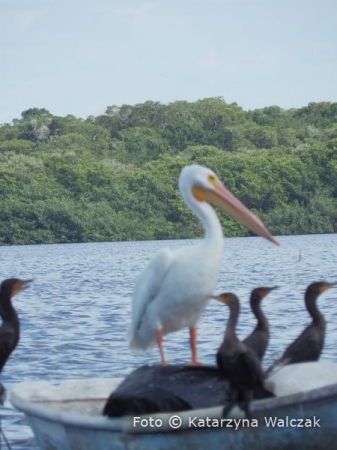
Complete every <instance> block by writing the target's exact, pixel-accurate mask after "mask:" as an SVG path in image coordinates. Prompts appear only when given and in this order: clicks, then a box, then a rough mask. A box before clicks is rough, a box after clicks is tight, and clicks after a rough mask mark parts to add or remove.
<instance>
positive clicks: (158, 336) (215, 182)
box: [129, 164, 278, 365]
mask: <svg viewBox="0 0 337 450" xmlns="http://www.w3.org/2000/svg"><path fill="white" fill-rule="evenodd" d="M179 189H180V193H181V195H182V196H183V198H184V200H185V203H186V204H187V206H188V207H189V208H190V209H191V210H192V211H194V212H195V214H196V215H197V216H198V218H199V219H200V221H201V222H202V224H203V225H204V229H205V237H204V239H203V240H201V241H200V242H199V243H198V244H196V245H194V246H192V245H191V246H188V247H182V248H180V249H178V250H176V251H172V250H170V249H167V248H166V249H164V250H162V251H160V252H159V253H158V254H157V255H156V256H155V257H154V259H153V260H152V261H151V262H150V263H149V265H148V266H147V267H146V268H145V269H144V270H143V271H142V273H141V274H140V276H139V279H138V281H137V283H136V286H135V289H134V294H133V305H132V323H131V326H130V330H129V335H130V342H129V345H130V348H131V349H142V350H146V349H148V348H151V347H153V346H154V345H155V344H156V343H157V345H158V347H159V351H160V355H161V362H162V364H163V365H165V364H166V359H165V355H164V349H163V335H165V334H167V333H172V332H174V331H177V330H180V329H181V328H183V327H189V330H190V345H191V351H192V364H197V363H198V360H197V349H196V325H197V322H198V320H199V318H200V315H201V313H202V312H203V310H204V308H205V307H206V305H207V303H208V301H209V298H210V297H211V296H212V294H213V291H214V289H215V287H216V283H217V281H218V275H219V271H220V264H221V260H222V255H223V233H222V228H221V225H220V222H219V219H218V217H217V215H216V213H215V211H214V209H213V208H212V207H211V205H210V204H209V203H208V202H210V203H212V204H213V205H216V206H219V207H220V208H222V209H223V210H224V211H227V212H228V213H229V214H230V215H231V216H232V217H234V218H235V219H236V220H238V221H239V222H240V223H242V224H243V225H245V226H246V227H248V228H250V229H251V230H252V231H253V232H254V233H255V234H257V235H260V236H263V237H264V238H266V239H268V240H270V241H271V242H273V243H275V244H278V242H277V241H276V239H275V238H274V237H273V236H272V235H271V234H270V233H269V231H268V230H267V229H266V228H265V226H264V225H263V224H262V222H261V221H260V220H259V219H258V218H257V217H256V216H255V215H254V214H252V213H251V212H250V211H249V210H248V209H247V208H246V207H245V206H244V205H243V204H242V203H241V202H240V201H239V200H238V199H237V198H235V197H234V195H233V194H232V193H231V192H230V191H229V190H228V189H227V188H225V186H224V185H223V184H222V183H221V182H220V180H219V178H218V177H217V176H216V175H215V173H214V172H213V171H212V170H210V169H207V168H206V167H202V166H199V165H196V164H194V165H191V166H186V167H184V168H183V169H182V171H181V174H180V178H179Z"/></svg>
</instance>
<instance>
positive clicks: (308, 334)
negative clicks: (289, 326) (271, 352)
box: [267, 281, 337, 375]
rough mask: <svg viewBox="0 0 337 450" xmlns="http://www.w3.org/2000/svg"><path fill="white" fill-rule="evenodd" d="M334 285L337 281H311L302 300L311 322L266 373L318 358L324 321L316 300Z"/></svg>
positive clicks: (322, 338)
mask: <svg viewBox="0 0 337 450" xmlns="http://www.w3.org/2000/svg"><path fill="white" fill-rule="evenodd" d="M335 285H337V283H326V282H325V281H319V282H315V283H311V284H310V285H309V286H308V287H307V289H306V292H305V296H304V302H305V306H306V308H307V310H308V313H309V314H310V316H311V317H312V322H311V324H310V325H308V326H307V327H306V328H305V329H304V330H303V331H302V333H301V334H300V335H299V336H298V337H297V338H296V339H295V340H294V342H292V343H291V344H290V345H289V347H288V348H287V349H286V350H285V352H284V353H283V355H282V356H281V358H280V359H278V360H277V361H276V362H275V363H274V364H273V365H272V366H271V367H270V368H269V369H268V371H267V374H268V375H269V374H270V373H271V372H275V370H277V369H278V368H280V367H282V366H285V365H286V364H295V363H301V362H309V361H317V360H318V359H319V357H320V355H321V352H322V349H323V346H324V338H325V328H326V322H325V319H324V316H323V314H322V313H321V312H320V311H319V310H318V308H317V303H316V301H317V298H318V296H319V295H320V294H322V293H323V292H325V291H327V290H328V289H330V288H331V287H332V286H335Z"/></svg>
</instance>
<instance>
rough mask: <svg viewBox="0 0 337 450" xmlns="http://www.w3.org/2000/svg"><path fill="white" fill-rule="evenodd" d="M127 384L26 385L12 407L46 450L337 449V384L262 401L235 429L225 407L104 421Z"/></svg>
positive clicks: (236, 412)
mask: <svg viewBox="0 0 337 450" xmlns="http://www.w3.org/2000/svg"><path fill="white" fill-rule="evenodd" d="M120 381H121V380H108V379H107V380H95V379H92V380H69V381H67V383H66V386H65V385H64V383H62V384H61V385H60V386H58V387H53V386H52V387H51V386H50V385H48V383H45V382H43V383H42V382H31V383H29V390H30V392H29V394H27V386H28V383H26V384H24V383H23V384H21V385H19V386H18V387H17V388H15V389H14V390H13V391H12V395H11V401H12V403H13V405H14V406H15V407H16V408H18V409H19V410H21V411H23V412H24V413H25V415H26V417H27V420H28V422H29V424H30V426H31V428H32V429H33V432H34V434H35V436H36V440H37V442H38V444H39V445H40V447H41V448H42V449H46V450H47V449H48V450H51V449H53V450H79V449H80V450H98V449H105V450H116V449H117V450H131V449H137V450H145V449H146V450H148V449H149V448H151V449H160V450H173V449H174V450H176V449H177V448H179V449H186V450H187V449H192V448H193V449H200V450H201V449H205V448H217V447H220V448H226V449H233V450H234V449H235V450H247V449H250V450H255V449H256V450H257V449H259V450H261V449H281V448H283V449H288V448H289V449H290V448H297V449H321V448H324V449H334V448H336V441H337V427H336V423H337V384H333V385H329V386H324V387H320V388H318V389H314V390H311V391H308V392H300V393H296V394H292V395H286V396H282V397H278V398H269V399H265V400H259V401H254V402H252V403H251V413H250V418H249V419H246V418H244V417H243V413H242V411H241V410H239V409H236V410H234V411H233V413H232V419H231V420H232V421H231V422H229V421H226V422H224V421H222V422H221V419H222V407H221V406H218V407H214V408H208V409H203V410H192V411H186V412H180V413H169V414H165V413H162V414H152V415H151V416H139V419H138V418H137V419H136V421H135V418H134V417H122V418H108V417H104V416H102V415H101V411H102V409H103V406H104V401H105V399H106V398H107V397H108V395H109V394H110V392H111V391H112V390H113V389H114V388H115V387H116V386H117V385H118V383H119V382H120ZM42 384H43V386H44V389H43V388H41V385H42ZM97 386H99V388H98V390H99V391H100V392H97ZM75 387H76V389H77V390H78V391H79V392H81V395H80V398H79V397H78V395H76V394H74V398H73V399H71V398H70V397H69V392H75V391H76V389H75ZM53 389H54V392H51V391H53ZM95 389H96V390H95ZM58 391H59V392H58ZM32 392H35V394H33V395H32ZM46 392H48V395H47V396H46ZM60 392H61V393H62V394H63V397H62V395H61V396H60V395H59V393H60ZM50 393H51V394H50ZM26 394H27V395H26ZM89 394H90V395H89ZM48 396H49V398H46V397H48ZM75 397H76V398H75ZM173 416H177V417H178V418H179V419H176V422H174V426H176V427H177V428H176V429H173V428H172V426H170V420H172V419H171V418H172V417H173ZM194 418H195V419H194ZM271 418H272V420H271ZM234 419H235V420H234ZM177 420H178V422H179V423H178V422H177ZM151 421H152V425H151ZM180 422H181V423H180ZM268 423H269V426H268ZM177 425H179V426H177Z"/></svg>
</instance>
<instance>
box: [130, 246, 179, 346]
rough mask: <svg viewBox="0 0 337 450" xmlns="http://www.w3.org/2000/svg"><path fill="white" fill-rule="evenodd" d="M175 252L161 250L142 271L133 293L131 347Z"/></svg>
mask: <svg viewBox="0 0 337 450" xmlns="http://www.w3.org/2000/svg"><path fill="white" fill-rule="evenodd" d="M173 259H174V258H173V252H172V251H171V250H169V249H167V248H165V249H163V250H161V251H160V252H159V253H157V255H156V256H155V257H154V258H153V260H152V261H151V262H150V263H149V264H148V265H147V266H146V267H145V269H144V270H143V271H142V272H141V274H140V276H139V278H138V281H137V283H136V286H135V290H134V293H133V305H132V324H131V326H130V329H129V337H130V347H133V344H132V340H133V338H134V334H135V332H136V331H137V329H138V328H139V326H140V323H141V321H142V318H143V316H144V314H145V312H146V308H147V307H148V305H149V304H150V303H151V301H152V300H153V299H154V298H155V297H156V295H157V294H158V292H159V290H160V288H161V286H162V284H163V280H164V278H165V277H166V275H167V273H168V271H169V269H170V267H171V264H172V262H173Z"/></svg>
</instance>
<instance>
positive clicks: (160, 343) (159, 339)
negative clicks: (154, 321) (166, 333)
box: [156, 330, 167, 366]
mask: <svg viewBox="0 0 337 450" xmlns="http://www.w3.org/2000/svg"><path fill="white" fill-rule="evenodd" d="M156 341H157V345H158V348H159V352H160V358H161V365H162V366H167V361H166V359H165V354H164V348H163V332H162V330H157V331H156Z"/></svg>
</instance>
